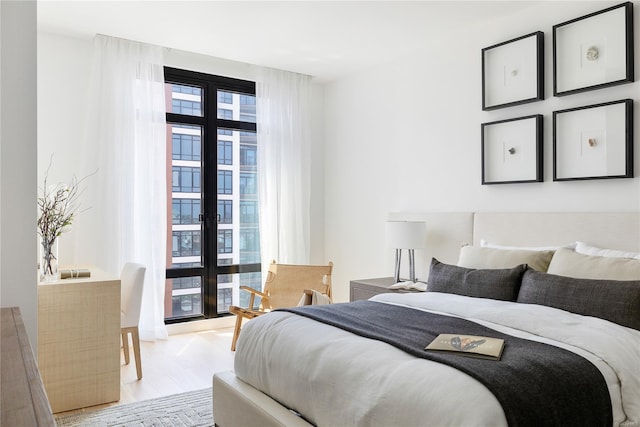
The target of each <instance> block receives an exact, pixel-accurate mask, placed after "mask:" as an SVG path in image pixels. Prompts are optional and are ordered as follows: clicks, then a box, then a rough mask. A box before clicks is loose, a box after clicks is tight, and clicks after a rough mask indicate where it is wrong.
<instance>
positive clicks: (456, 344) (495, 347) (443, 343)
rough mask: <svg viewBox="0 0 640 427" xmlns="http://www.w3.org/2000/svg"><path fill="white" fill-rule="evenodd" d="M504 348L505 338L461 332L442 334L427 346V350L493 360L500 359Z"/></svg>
mask: <svg viewBox="0 0 640 427" xmlns="http://www.w3.org/2000/svg"><path fill="white" fill-rule="evenodd" d="M503 349H504V340H503V339H501V338H491V337H482V336H477V335H460V334H440V335H438V336H437V337H436V338H434V340H433V341H431V342H430V343H429V345H427V346H426V347H425V350H434V351H441V352H447V353H455V354H459V355H462V356H469V357H478V358H482V359H491V360H500V357H501V356H502V350H503Z"/></svg>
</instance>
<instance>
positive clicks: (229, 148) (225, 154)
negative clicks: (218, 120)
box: [218, 139, 233, 165]
mask: <svg viewBox="0 0 640 427" xmlns="http://www.w3.org/2000/svg"><path fill="white" fill-rule="evenodd" d="M218 164H219V165H232V164H233V141H225V140H220V139H219V140H218Z"/></svg>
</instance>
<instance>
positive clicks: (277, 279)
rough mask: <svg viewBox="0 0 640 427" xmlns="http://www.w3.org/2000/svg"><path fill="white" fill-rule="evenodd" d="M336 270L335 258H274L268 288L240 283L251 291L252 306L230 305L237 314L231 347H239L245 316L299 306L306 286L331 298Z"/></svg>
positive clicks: (268, 276) (249, 317)
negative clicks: (321, 261) (319, 261)
mask: <svg viewBox="0 0 640 427" xmlns="http://www.w3.org/2000/svg"><path fill="white" fill-rule="evenodd" d="M332 270H333V263H332V262H329V264H328V265H293V264H278V263H276V262H275V261H271V265H270V266H269V272H268V273H267V279H266V281H265V283H264V290H263V291H262V292H260V291H257V290H255V289H253V288H250V287H248V286H240V289H241V290H245V291H247V292H250V293H251V295H250V297H249V306H248V307H247V308H243V307H237V306H234V305H232V306H231V307H229V311H230V312H231V313H233V314H235V315H236V326H235V329H234V331H233V340H232V342H231V351H235V349H236V341H238V335H240V329H241V327H242V320H243V319H253V318H254V317H258V316H260V315H261V314H264V313H267V312H269V311H271V310H275V309H276V308H284V307H295V306H296V305H298V303H299V302H300V300H301V298H302V296H303V295H304V294H305V290H315V291H318V292H320V293H322V294H325V295H327V296H328V297H329V298H331V271H332ZM256 296H259V297H260V298H261V300H260V306H259V307H258V308H254V303H255V298H256Z"/></svg>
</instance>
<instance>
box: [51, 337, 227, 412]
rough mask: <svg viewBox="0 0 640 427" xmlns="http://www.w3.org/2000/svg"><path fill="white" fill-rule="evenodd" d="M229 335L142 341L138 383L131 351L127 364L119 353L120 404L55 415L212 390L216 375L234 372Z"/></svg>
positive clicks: (97, 407)
mask: <svg viewBox="0 0 640 427" xmlns="http://www.w3.org/2000/svg"><path fill="white" fill-rule="evenodd" d="M232 335H233V328H225V329H218V330H211V331H204V332H193V333H187V334H181V335H170V336H169V339H167V340H158V341H155V342H146V341H141V342H140V353H141V359H142V379H141V380H139V381H138V378H137V376H136V365H135V360H134V358H133V350H130V351H131V356H130V357H131V363H129V365H125V364H124V356H123V353H122V350H121V351H120V360H121V362H120V363H121V369H120V401H119V402H115V403H112V404H106V405H99V406H92V407H90V408H85V409H81V410H75V411H69V412H65V413H60V414H56V415H67V414H73V413H78V412H82V411H93V410H96V409H99V408H104V407H108V406H113V405H121V404H125V403H131V402H137V401H141V400H147V399H153V398H156V397H161V396H169V395H171V394H176V393H182V392H185V391H192V390H200V389H203V388H206V387H211V381H212V378H213V374H214V373H215V372H220V371H229V370H232V369H233V355H234V353H233V352H232V351H231V350H230V348H231V336H232ZM130 348H131V344H130Z"/></svg>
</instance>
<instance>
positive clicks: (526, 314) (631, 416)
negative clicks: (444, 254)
mask: <svg viewBox="0 0 640 427" xmlns="http://www.w3.org/2000/svg"><path fill="white" fill-rule="evenodd" d="M372 300H374V301H378V302H380V303H389V304H397V305H403V306H407V307H412V308H418V309H422V310H426V311H432V312H436V313H444V314H450V315H456V316H460V317H464V318H467V319H469V320H473V321H476V322H478V323H481V324H483V325H485V326H488V327H491V328H493V329H496V330H498V331H500V332H503V333H506V334H510V335H514V336H518V337H522V338H527V339H533V340H537V341H542V342H547V343H550V344H554V345H557V346H559V347H563V348H566V349H568V350H571V351H573V352H575V353H578V354H580V355H581V356H583V357H585V358H587V359H588V360H590V361H591V362H592V363H594V364H595V365H596V366H597V367H598V369H599V370H600V371H601V372H602V374H603V376H604V378H605V380H606V382H607V384H608V386H609V392H610V394H611V402H612V407H613V418H614V426H618V425H620V426H623V427H631V426H633V427H637V426H640V332H639V331H636V330H633V329H630V328H625V327H622V326H618V325H616V324H613V323H611V322H608V321H605V320H600V319H596V318H592V317H586V316H580V315H576V314H572V313H568V312H565V311H562V310H557V309H554V308H550V307H544V306H538V305H529V304H516V303H509V302H504V301H496V300H489V299H482V298H470V297H463V296H458V295H452V294H445V293H436V292H426V293H422V294H383V295H378V296H376V297H374V298H372ZM399 320H400V319H399ZM426 344H427V343H425V345H426ZM235 373H236V375H237V376H238V377H239V378H240V379H242V380H243V381H245V382H247V383H249V384H251V385H253V386H254V387H255V388H257V389H258V390H260V391H262V392H264V393H266V394H267V395H269V396H271V397H273V398H274V399H276V400H277V401H279V402H280V403H281V404H283V405H284V406H286V407H288V408H291V409H294V410H295V411H297V412H299V413H301V414H303V416H304V417H305V418H306V419H307V420H308V421H310V422H311V423H313V424H315V425H317V426H345V427H346V426H395V425H402V426H418V425H437V426H466V425H473V426H505V425H506V420H505V416H504V413H503V411H502V408H501V406H500V404H499V403H498V401H497V400H496V398H495V397H494V396H493V394H492V393H491V392H489V390H487V389H486V388H485V387H484V386H483V385H482V384H481V383H479V382H478V381H476V380H475V379H473V378H471V377H470V376H468V375H467V374H464V373H462V372H460V371H458V370H456V369H454V368H451V367H449V366H447V365H443V364H439V363H436V362H431V361H429V360H425V359H421V358H416V357H414V356H411V355H409V354H407V353H405V352H403V351H401V350H398V349H396V348H395V347H393V346H391V345H388V344H385V343H382V342H378V341H375V340H371V339H367V338H362V337H360V336H357V335H354V334H351V333H349V332H346V331H344V330H341V329H338V328H335V327H332V326H328V325H325V324H323V323H319V322H316V321H313V320H311V319H308V318H306V317H302V316H297V315H294V314H291V313H286V312H274V313H269V314H268V315H264V316H260V317H259V318H256V319H254V320H251V321H250V322H248V323H247V324H246V325H245V326H244V327H243V329H242V333H241V334H240V338H239V340H238V345H237V351H236V357H235ZM461 408H464V409H461Z"/></svg>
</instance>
